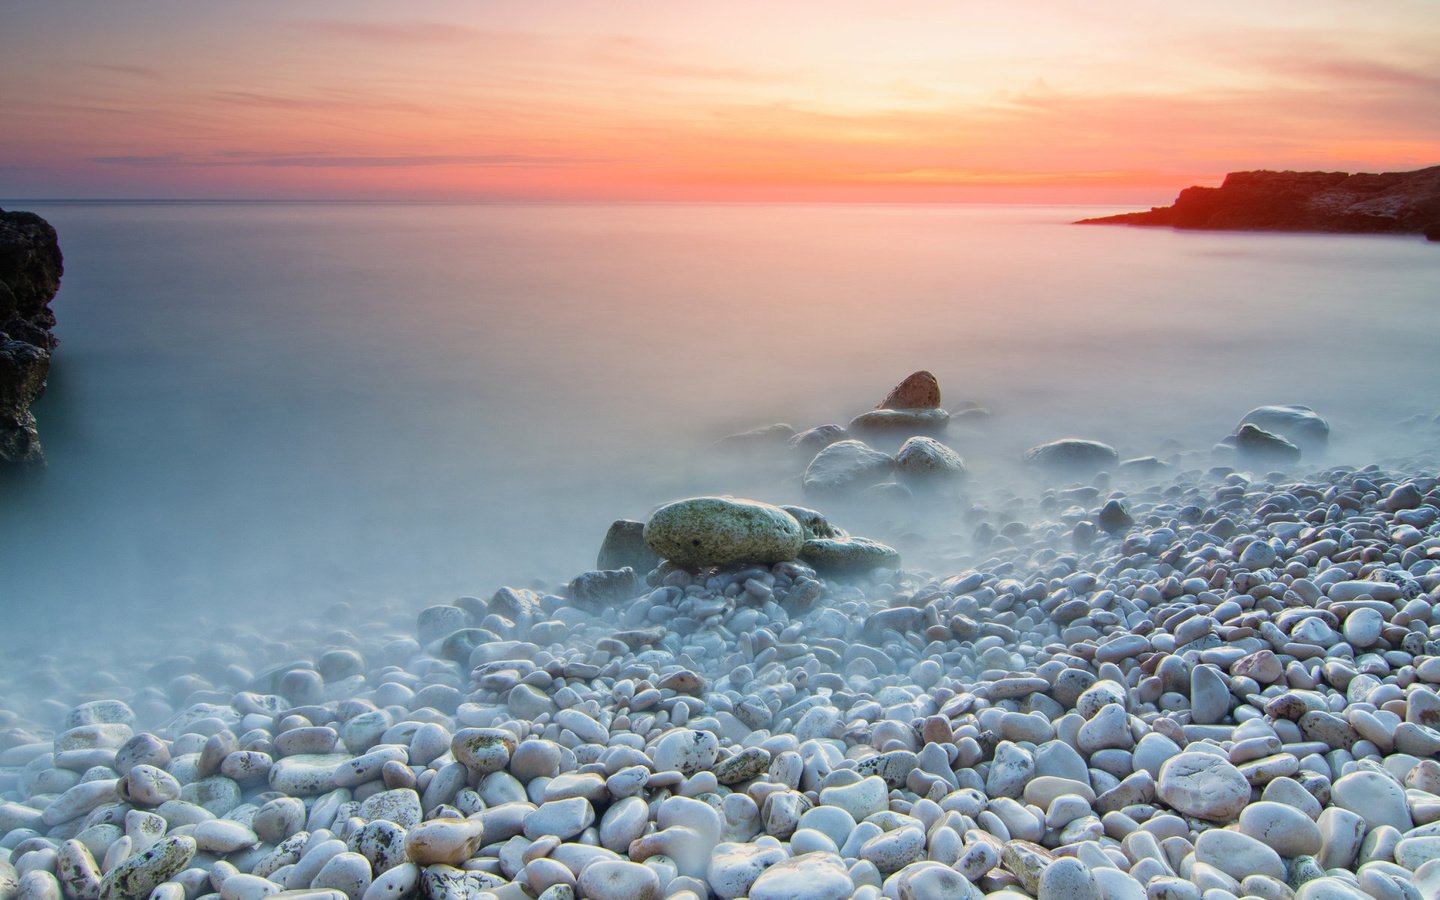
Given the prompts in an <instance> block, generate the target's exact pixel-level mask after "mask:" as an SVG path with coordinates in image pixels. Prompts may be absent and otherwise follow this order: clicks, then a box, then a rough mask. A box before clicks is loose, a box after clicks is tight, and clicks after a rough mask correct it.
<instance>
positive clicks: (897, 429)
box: [848, 408, 950, 436]
mask: <svg viewBox="0 0 1440 900" xmlns="http://www.w3.org/2000/svg"><path fill="white" fill-rule="evenodd" d="M949 423H950V414H949V413H948V412H946V411H945V410H943V409H938V408H937V409H872V410H870V411H869V412H863V413H861V414H860V415H858V416H856V417H855V418H853V419H851V420H850V425H849V428H848V430H849V431H850V433H851V434H858V435H861V436H864V435H877V434H896V433H900V434H928V435H935V434H940V433H942V432H944V431H945V426H946V425H948V424H949Z"/></svg>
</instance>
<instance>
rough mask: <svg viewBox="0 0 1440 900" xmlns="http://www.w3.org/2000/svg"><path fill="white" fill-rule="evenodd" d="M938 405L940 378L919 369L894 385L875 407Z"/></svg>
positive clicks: (897, 407) (892, 407) (898, 407)
mask: <svg viewBox="0 0 1440 900" xmlns="http://www.w3.org/2000/svg"><path fill="white" fill-rule="evenodd" d="M939 405H940V380H939V379H937V378H936V377H935V376H934V375H931V374H930V373H929V372H925V371H920V372H916V373H915V374H913V375H911V376H910V377H908V378H906V379H905V380H904V381H902V382H900V383H899V384H897V385H895V387H894V388H893V389H892V390H891V391H890V393H889V394H886V395H885V399H884V400H882V401H880V404H879V405H878V406H876V407H875V408H876V409H934V408H935V407H937V406H939Z"/></svg>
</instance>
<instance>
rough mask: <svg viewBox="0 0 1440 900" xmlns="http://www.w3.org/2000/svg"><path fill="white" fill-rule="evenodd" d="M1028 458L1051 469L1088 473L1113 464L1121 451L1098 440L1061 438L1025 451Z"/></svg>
mask: <svg viewBox="0 0 1440 900" xmlns="http://www.w3.org/2000/svg"><path fill="white" fill-rule="evenodd" d="M1025 461H1026V462H1028V463H1030V464H1031V465H1033V466H1038V467H1039V468H1042V469H1046V470H1048V471H1051V472H1056V473H1064V474H1074V475H1080V474H1086V475H1088V474H1093V473H1095V472H1099V471H1100V470H1102V469H1108V468H1112V467H1114V466H1115V465H1116V464H1117V463H1118V462H1120V454H1119V453H1116V452H1115V448H1114V447H1112V446H1110V445H1109V444H1102V443H1100V442H1099V441H1088V440H1082V439H1081V438H1061V439H1060V440H1058V441H1050V442H1049V443H1045V444H1040V445H1039V446H1036V447H1031V448H1030V449H1029V450H1026V451H1025Z"/></svg>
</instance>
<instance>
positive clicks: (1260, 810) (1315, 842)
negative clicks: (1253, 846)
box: [1240, 792, 1320, 858]
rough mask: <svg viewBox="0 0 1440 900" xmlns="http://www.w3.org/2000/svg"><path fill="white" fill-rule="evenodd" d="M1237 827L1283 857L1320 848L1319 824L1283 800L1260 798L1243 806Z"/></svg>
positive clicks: (1306, 854) (1302, 853)
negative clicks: (1281, 801)
mask: <svg viewBox="0 0 1440 900" xmlns="http://www.w3.org/2000/svg"><path fill="white" fill-rule="evenodd" d="M1267 795H1268V792H1267ZM1240 831H1241V833H1242V834H1247V835H1249V836H1250V837H1252V838H1255V839H1256V840H1258V841H1260V842H1262V843H1264V844H1265V845H1266V846H1267V847H1269V848H1270V849H1272V850H1274V851H1275V852H1276V853H1278V854H1280V855H1281V856H1283V857H1287V858H1290V857H1296V856H1314V855H1315V854H1317V853H1319V852H1320V828H1319V826H1317V825H1316V824H1315V822H1314V820H1313V819H1311V818H1310V817H1309V816H1308V815H1306V814H1305V813H1304V812H1302V811H1301V810H1299V809H1296V808H1295V807H1293V806H1287V805H1286V804H1284V803H1276V802H1274V801H1270V800H1261V801H1259V802H1257V803H1251V804H1250V805H1249V806H1246V807H1245V809H1244V811H1242V812H1241V813H1240Z"/></svg>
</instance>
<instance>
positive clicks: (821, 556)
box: [800, 537, 900, 576]
mask: <svg viewBox="0 0 1440 900" xmlns="http://www.w3.org/2000/svg"><path fill="white" fill-rule="evenodd" d="M800 559H801V560H803V561H804V562H806V563H808V564H809V565H811V566H813V567H814V569H815V571H816V572H819V573H820V574H822V575H851V576H854V575H864V574H868V573H869V572H871V571H873V570H875V569H898V568H900V553H899V551H897V550H896V549H895V548H894V547H889V546H886V545H885V544H882V543H880V542H879V541H872V540H870V539H869V538H863V537H847V538H828V539H826V538H822V539H817V540H812V541H806V542H805V546H803V547H802V548H801V549H800Z"/></svg>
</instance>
